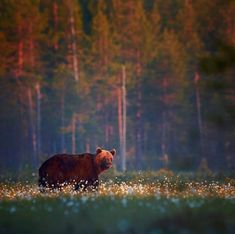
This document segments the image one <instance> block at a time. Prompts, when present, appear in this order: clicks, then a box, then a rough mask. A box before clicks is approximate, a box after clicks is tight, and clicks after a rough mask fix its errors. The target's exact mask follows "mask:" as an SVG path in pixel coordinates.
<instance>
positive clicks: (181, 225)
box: [0, 170, 235, 234]
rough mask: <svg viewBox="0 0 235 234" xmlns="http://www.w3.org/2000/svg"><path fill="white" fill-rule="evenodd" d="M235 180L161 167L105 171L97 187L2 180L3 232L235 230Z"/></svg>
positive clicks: (0, 224)
mask: <svg viewBox="0 0 235 234" xmlns="http://www.w3.org/2000/svg"><path fill="white" fill-rule="evenodd" d="M234 228H235V180H234V179H232V178H229V177H227V178H224V177H218V176H217V177H206V176H204V175H200V176H199V175H197V176H195V175H192V174H174V173H173V172H169V171H165V170H161V171H160V172H150V171H149V172H145V173H125V174H123V173H119V174H116V175H113V176H111V175H110V174H109V175H105V174H104V176H102V183H101V186H100V189H99V190H98V191H95V192H81V193H80V192H77V191H76V192H75V191H73V190H71V188H69V187H65V188H64V189H63V190H60V191H59V190H58V191H54V192H51V191H48V192H47V193H40V192H39V190H38V187H37V185H35V183H34V182H32V181H31V182H30V181H25V182H18V183H16V182H12V181H5V182H1V183H0V231H1V233H32V231H33V233H42V232H54V233H66V232H69V233H127V232H128V233H129V232H131V233H165V232H167V233H182V232H185V233H231V234H232V233H233V231H234Z"/></svg>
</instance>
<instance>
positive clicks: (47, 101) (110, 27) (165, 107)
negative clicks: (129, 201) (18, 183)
mask: <svg viewBox="0 0 235 234" xmlns="http://www.w3.org/2000/svg"><path fill="white" fill-rule="evenodd" d="M234 12H235V2H234V1H232V0H226V1H224V0H223V1H222V0H208V1H204V0H196V1H192V0H148V1H143V0H126V1H122V0H106V1H105V0H96V1H95V0H86V1H85V0H80V1H79V0H53V1H46V0H1V1H0V55H1V56H0V105H1V111H0V123H1V124H0V132H1V135H0V137H1V139H0V155H1V159H0V169H1V170H3V169H4V168H12V169H14V170H22V169H23V168H24V166H25V165H26V164H28V165H32V166H34V167H35V166H37V165H38V163H39V162H40V161H41V160H43V159H45V158H47V157H49V155H51V154H53V153H56V152H73V153H75V152H83V151H92V152H93V151H94V150H95V148H96V146H104V147H105V148H113V147H115V148H117V149H118V151H119V147H120V124H121V123H120V121H121V120H120V119H121V118H120V114H121V110H120V109H119V108H120V105H119V104H120V100H121V96H120V95H121V93H122V91H121V80H122V75H123V68H125V72H126V90H127V168H128V169H146V168H149V169H154V168H159V167H162V166H169V167H171V168H174V169H179V170H183V169H188V170H190V169H193V168H196V167H197V166H198V165H199V163H200V161H201V159H202V158H206V159H207V161H208V163H209V167H211V168H213V169H219V170H221V169H226V170H227V169H232V168H233V167H234V166H235V162H234V154H235V148H234V147H235V144H234V139H235V131H234V121H235V112H234V110H235V108H234V101H235V96H234V94H235V92H234V91H235V82H234V76H235V69H234V60H235V59H234V46H235V14H234ZM116 162H117V166H119V165H120V160H119V159H118V158H117V160H116Z"/></svg>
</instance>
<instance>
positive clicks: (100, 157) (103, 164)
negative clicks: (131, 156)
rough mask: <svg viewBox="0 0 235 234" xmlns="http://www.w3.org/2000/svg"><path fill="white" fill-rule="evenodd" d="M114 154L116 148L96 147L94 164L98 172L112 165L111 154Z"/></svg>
mask: <svg viewBox="0 0 235 234" xmlns="http://www.w3.org/2000/svg"><path fill="white" fill-rule="evenodd" d="M115 154H116V150H115V149H112V150H110V151H108V150H104V149H101V148H97V149H96V156H95V164H96V166H97V169H98V172H99V173H101V172H103V171H105V170H107V169H109V168H110V167H112V165H113V163H112V162H113V156H114V155H115Z"/></svg>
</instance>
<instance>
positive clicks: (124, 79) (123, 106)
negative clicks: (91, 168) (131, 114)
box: [121, 65, 126, 171]
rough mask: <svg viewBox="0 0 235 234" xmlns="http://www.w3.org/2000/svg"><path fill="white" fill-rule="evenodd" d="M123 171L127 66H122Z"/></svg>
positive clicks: (123, 164)
mask: <svg viewBox="0 0 235 234" xmlns="http://www.w3.org/2000/svg"><path fill="white" fill-rule="evenodd" d="M122 114H123V116H122V119H123V121H122V123H123V127H122V134H123V136H122V141H123V142H122V151H121V152H122V171H126V67H125V65H123V66H122Z"/></svg>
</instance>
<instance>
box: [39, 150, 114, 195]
mask: <svg viewBox="0 0 235 234" xmlns="http://www.w3.org/2000/svg"><path fill="white" fill-rule="evenodd" d="M115 154H116V150H115V149H113V150H111V151H108V150H103V149H101V148H97V150H96V154H90V153H84V154H78V155H69V154H56V155H54V156H52V157H51V158H49V159H48V160H46V161H45V162H44V163H43V164H42V165H41V167H40V168H39V181H38V182H39V188H40V190H41V191H42V192H43V191H44V189H45V188H50V189H53V188H61V187H62V186H63V185H67V184H70V185H73V186H74V188H75V189H76V190H77V189H82V190H87V189H88V188H89V189H90V188H94V189H97V187H98V185H99V178H98V176H99V174H100V173H102V172H103V171H105V170H107V169H109V168H110V167H111V166H112V161H113V156H114V155H115Z"/></svg>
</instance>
